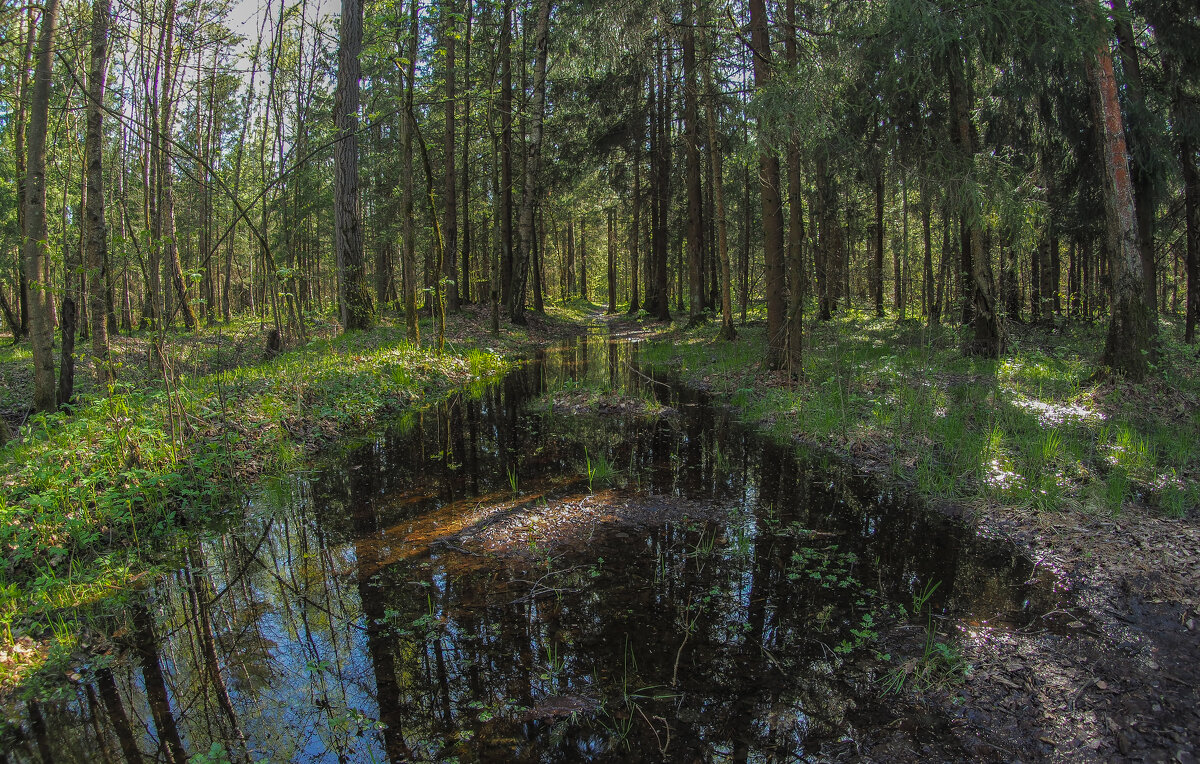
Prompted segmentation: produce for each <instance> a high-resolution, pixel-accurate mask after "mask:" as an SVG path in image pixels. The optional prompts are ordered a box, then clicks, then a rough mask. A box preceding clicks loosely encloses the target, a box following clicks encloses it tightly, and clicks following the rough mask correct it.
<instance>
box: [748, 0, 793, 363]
mask: <svg viewBox="0 0 1200 764" xmlns="http://www.w3.org/2000/svg"><path fill="white" fill-rule="evenodd" d="M750 40H751V43H750V44H751V47H752V49H753V56H754V85H755V87H756V88H759V89H762V88H764V87H766V85H767V83H768V82H769V80H770V78H771V40H770V33H769V31H768V26H767V7H766V3H765V2H764V0H750ZM758 165H759V178H760V182H761V185H760V189H759V191H760V196H761V198H762V208H763V260H764V264H765V269H766V273H765V280H766V293H767V358H766V363H767V366H768V367H769V368H772V369H778V368H782V366H783V364H784V362H785V360H786V359H785V353H784V343H785V337H784V329H785V327H784V317H785V316H784V311H785V307H784V299H783V292H784V283H783V281H784V279H783V204H782V202H781V200H780V193H779V191H780V188H779V157H778V156H776V155H775V154H773V153H769V152H763V153H762V154H760V155H759V159H758Z"/></svg>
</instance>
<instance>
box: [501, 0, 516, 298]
mask: <svg viewBox="0 0 1200 764" xmlns="http://www.w3.org/2000/svg"><path fill="white" fill-rule="evenodd" d="M503 16H504V20H503V21H502V22H501V24H500V107H499V108H500V299H501V300H502V301H503V302H504V305H505V306H506V307H507V306H508V305H509V302H510V300H511V298H512V278H513V257H514V255H515V249H514V247H513V192H512V186H513V168H512V137H513V129H512V118H513V113H512V111H513V106H512V25H513V0H504V13H503Z"/></svg>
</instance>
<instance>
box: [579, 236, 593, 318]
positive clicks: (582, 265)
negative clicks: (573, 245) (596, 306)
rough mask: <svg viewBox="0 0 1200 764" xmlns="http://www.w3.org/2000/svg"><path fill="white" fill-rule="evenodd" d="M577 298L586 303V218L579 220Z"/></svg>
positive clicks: (587, 299) (587, 298)
mask: <svg viewBox="0 0 1200 764" xmlns="http://www.w3.org/2000/svg"><path fill="white" fill-rule="evenodd" d="M579 296H580V297H582V298H583V301H584V302H588V301H589V300H590V299H591V298H589V297H588V283H587V218H580V219H579Z"/></svg>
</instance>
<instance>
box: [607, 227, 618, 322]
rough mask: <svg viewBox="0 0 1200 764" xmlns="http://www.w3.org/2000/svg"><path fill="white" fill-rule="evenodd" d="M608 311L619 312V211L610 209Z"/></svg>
mask: <svg viewBox="0 0 1200 764" xmlns="http://www.w3.org/2000/svg"><path fill="white" fill-rule="evenodd" d="M608 312H609V313H610V314H611V313H616V312H617V211H616V210H615V209H610V210H609V211H608Z"/></svg>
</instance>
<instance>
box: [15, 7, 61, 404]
mask: <svg viewBox="0 0 1200 764" xmlns="http://www.w3.org/2000/svg"><path fill="white" fill-rule="evenodd" d="M57 23H58V0H46V5H45V8H44V9H43V11H42V23H41V29H40V31H39V33H38V43H37V56H36V58H37V63H36V69H35V70H34V75H33V94H32V97H31V98H30V107H29V127H28V132H27V135H26V146H27V151H28V158H27V161H28V171H27V172H28V174H27V176H26V180H25V231H24V233H25V240H24V242H23V244H22V259H23V264H24V273H25V280H26V282H27V283H28V285H29V296H28V300H27V302H28V304H29V340H30V348H31V350H32V351H33V405H34V408H35V409H36V410H38V411H52V410H53V409H54V404H55V397H54V354H53V347H52V346H53V342H54V325H53V323H52V321H51V315H50V283H49V281H50V280H49V274H48V273H47V272H46V252H45V250H46V249H47V243H46V241H47V229H46V128H47V126H48V124H49V117H50V77H51V70H52V66H53V64H52V61H53V58H52V56H53V52H54V51H53V48H54V29H55V26H56V25H57Z"/></svg>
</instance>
